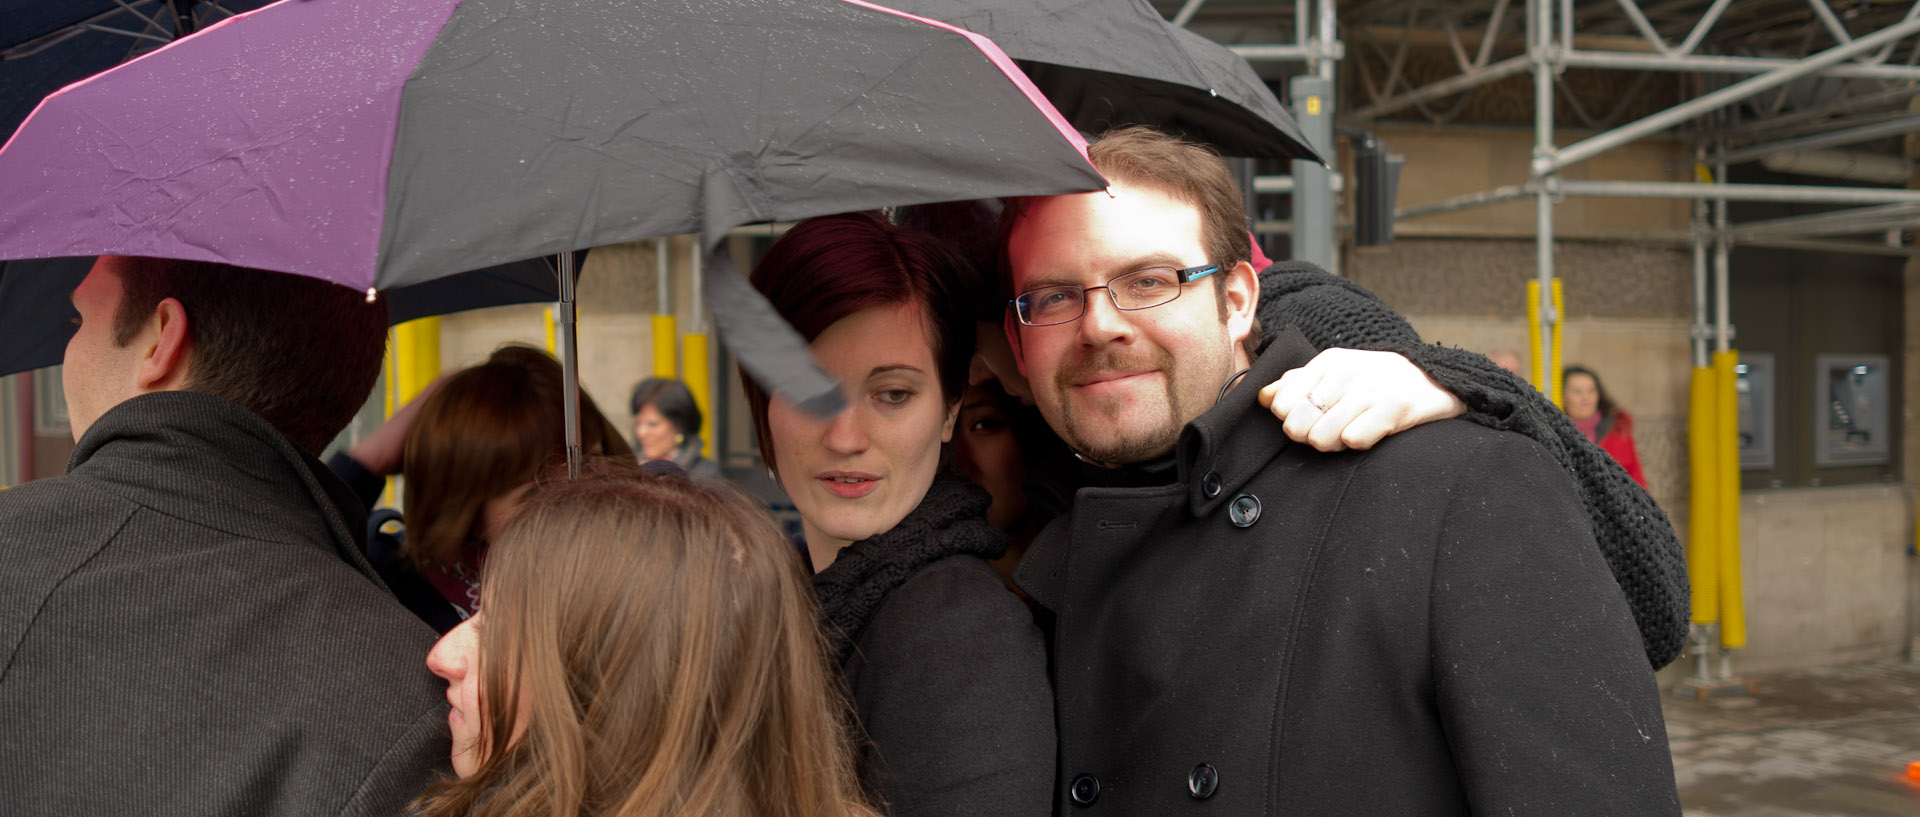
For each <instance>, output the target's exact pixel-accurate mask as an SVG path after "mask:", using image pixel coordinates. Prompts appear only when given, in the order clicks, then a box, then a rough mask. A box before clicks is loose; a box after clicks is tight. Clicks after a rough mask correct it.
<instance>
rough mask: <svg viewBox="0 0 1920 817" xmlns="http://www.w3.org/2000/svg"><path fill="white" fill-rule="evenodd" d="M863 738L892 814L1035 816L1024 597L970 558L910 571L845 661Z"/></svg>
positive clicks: (1045, 740)
mask: <svg viewBox="0 0 1920 817" xmlns="http://www.w3.org/2000/svg"><path fill="white" fill-rule="evenodd" d="M844 670H845V677H846V682H847V686H848V689H849V691H850V693H851V694H852V697H853V705H854V710H855V712H856V713H857V714H858V715H859V719H860V725H861V726H862V727H863V728H864V729H865V731H866V736H867V737H868V738H869V741H868V742H867V743H866V744H865V745H864V747H863V750H862V754H861V759H860V760H861V762H860V766H861V770H862V772H863V775H862V776H863V777H865V778H866V781H867V783H868V785H869V786H870V787H871V788H872V789H873V790H874V794H876V795H877V796H878V797H879V798H880V799H881V800H883V801H884V803H883V808H884V809H885V811H886V813H888V814H894V815H899V816H900V817H947V816H949V815H950V817H973V816H974V815H996V817H1023V815H1026V816H1030V817H1044V815H1046V814H1048V813H1049V812H1050V810H1051V804H1052V797H1051V796H1050V790H1051V787H1052V785H1053V749H1054V741H1053V700H1052V692H1051V689H1050V688H1049V687H1048V685H1047V675H1046V651H1045V648H1044V647H1043V646H1042V644H1041V640H1040V632H1039V631H1038V630H1036V629H1034V626H1033V618H1032V616H1031V614H1030V613H1029V612H1028V611H1027V608H1026V605H1024V604H1021V603H1020V599H1019V598H1018V597H1016V596H1014V595H1013V591H1011V590H1008V589H1007V586H1006V583H1004V582H1002V581H1001V580H1000V574H998V573H995V572H994V571H993V568H992V567H990V566H989V565H988V564H987V563H986V562H985V561H983V560H981V559H980V558H979V557H977V556H968V555H961V556H949V557H947V558H945V559H941V560H939V561H936V562H933V563H932V564H929V565H927V566H925V567H923V568H921V569H920V570H918V571H916V572H915V573H914V574H913V575H912V576H909V577H908V578H907V580H906V581H905V582H903V583H902V584H901V585H900V586H899V587H897V588H894V590H893V592H891V593H888V594H887V598H886V601H884V602H882V603H881V605H880V607H879V609H878V610H876V611H875V612H874V615H873V618H872V620H870V621H869V622H868V623H867V626H866V629H865V630H863V631H862V632H861V633H860V636H859V638H858V639H856V640H855V642H854V652H853V654H852V655H851V656H850V657H849V658H848V659H847V661H846V664H845V665H844Z"/></svg>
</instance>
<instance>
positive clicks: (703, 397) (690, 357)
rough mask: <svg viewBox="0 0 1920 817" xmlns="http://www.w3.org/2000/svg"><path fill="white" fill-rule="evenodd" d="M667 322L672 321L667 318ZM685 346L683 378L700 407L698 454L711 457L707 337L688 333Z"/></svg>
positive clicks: (711, 424)
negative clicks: (708, 431) (699, 447)
mask: <svg viewBox="0 0 1920 817" xmlns="http://www.w3.org/2000/svg"><path fill="white" fill-rule="evenodd" d="M667 320H673V319H672V318H668V319H667ZM683 340H684V342H685V345H686V360H685V368H684V369H682V371H684V372H685V373H686V377H685V378H684V379H685V380H686V383H687V391H690V392H693V404H694V405H696V406H699V407H700V446H701V449H700V453H701V454H704V455H706V456H708V457H712V456H713V435H712V434H709V433H707V429H710V428H713V423H714V420H713V372H711V371H708V367H707V336H706V334H705V333H702V332H692V333H688V335H687V336H686V338H684V339H683Z"/></svg>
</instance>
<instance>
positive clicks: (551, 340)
mask: <svg viewBox="0 0 1920 817" xmlns="http://www.w3.org/2000/svg"><path fill="white" fill-rule="evenodd" d="M541 314H542V315H543V316H544V317H545V318H546V324H547V354H550V355H553V357H554V359H556V360H557V359H559V357H560V341H559V336H558V335H557V334H555V333H557V332H558V331H559V329H558V328H557V327H556V326H555V325H554V322H553V307H551V306H549V307H547V308H546V311H544V312H543V313H541Z"/></svg>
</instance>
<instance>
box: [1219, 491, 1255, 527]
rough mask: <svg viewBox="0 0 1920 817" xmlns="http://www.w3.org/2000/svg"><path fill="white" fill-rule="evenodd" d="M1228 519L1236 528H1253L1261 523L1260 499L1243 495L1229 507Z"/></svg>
mask: <svg viewBox="0 0 1920 817" xmlns="http://www.w3.org/2000/svg"><path fill="white" fill-rule="evenodd" d="M1227 517H1228V518H1230V519H1232V520H1233V526H1234V527H1236V528H1251V527H1253V523H1255V522H1258V521H1260V498H1259V497H1257V496H1254V495H1253V494H1241V495H1239V496H1236V497H1234V498H1233V502H1231V503H1229V504H1228V505H1227Z"/></svg>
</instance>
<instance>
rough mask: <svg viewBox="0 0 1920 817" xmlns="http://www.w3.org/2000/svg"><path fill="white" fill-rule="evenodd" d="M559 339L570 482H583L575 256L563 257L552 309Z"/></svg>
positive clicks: (563, 254) (562, 254) (569, 254)
mask: <svg viewBox="0 0 1920 817" xmlns="http://www.w3.org/2000/svg"><path fill="white" fill-rule="evenodd" d="M553 320H554V323H556V324H558V325H559V330H560V331H559V335H560V381H561V389H560V406H561V411H562V412H563V413H564V415H565V417H566V426H567V479H579V478H580V355H579V340H580V338H579V335H578V334H576V333H575V331H574V329H575V324H574V312H573V253H572V252H563V253H560V300H559V302H558V303H555V304H554V306H553Z"/></svg>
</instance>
